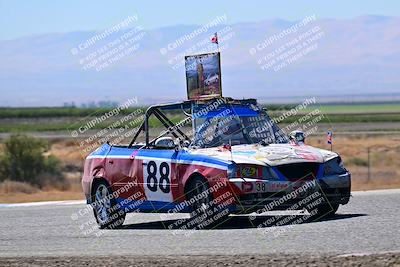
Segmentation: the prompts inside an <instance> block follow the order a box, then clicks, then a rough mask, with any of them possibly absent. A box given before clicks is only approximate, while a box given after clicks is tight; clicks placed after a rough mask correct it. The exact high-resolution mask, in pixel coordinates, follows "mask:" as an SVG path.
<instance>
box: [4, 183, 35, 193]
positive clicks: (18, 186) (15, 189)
mask: <svg viewBox="0 0 400 267" xmlns="http://www.w3.org/2000/svg"><path fill="white" fill-rule="evenodd" d="M38 191H39V189H38V188H37V187H34V186H32V185H30V184H28V183H23V182H16V181H10V180H5V181H3V182H2V183H0V194H18V193H23V194H33V193H36V192H38Z"/></svg>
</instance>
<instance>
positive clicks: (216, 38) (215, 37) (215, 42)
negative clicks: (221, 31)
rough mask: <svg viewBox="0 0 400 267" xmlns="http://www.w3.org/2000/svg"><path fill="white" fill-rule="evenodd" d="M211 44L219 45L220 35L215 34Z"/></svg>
mask: <svg viewBox="0 0 400 267" xmlns="http://www.w3.org/2000/svg"><path fill="white" fill-rule="evenodd" d="M211 43H214V44H218V35H217V33H214V36H213V37H212V38H211Z"/></svg>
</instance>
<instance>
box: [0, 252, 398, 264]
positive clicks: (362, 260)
mask: <svg viewBox="0 0 400 267" xmlns="http://www.w3.org/2000/svg"><path fill="white" fill-rule="evenodd" d="M189 265H192V266H193V265H194V266H279V267H281V266H400V253H386V254H376V255H359V256H356V255H353V256H309V255H236V256H232V255H216V256H189V255H186V256H167V257H165V256H162V257H161V256H143V257H137V256H136V257H133V256H108V257H104V256H102V257H93V256H88V257H27V258H0V266H18V267H20V266H21V267H22V266H120V267H122V266H189Z"/></svg>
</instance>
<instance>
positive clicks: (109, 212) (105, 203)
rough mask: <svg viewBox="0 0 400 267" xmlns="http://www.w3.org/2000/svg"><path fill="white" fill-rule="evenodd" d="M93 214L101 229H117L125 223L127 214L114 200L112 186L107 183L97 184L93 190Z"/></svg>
mask: <svg viewBox="0 0 400 267" xmlns="http://www.w3.org/2000/svg"><path fill="white" fill-rule="evenodd" d="M92 206H93V212H94V216H95V218H96V221H97V224H98V225H99V227H100V228H101V229H103V228H107V229H115V228H118V227H120V226H121V225H122V224H123V223H124V221H125V215H126V214H125V212H124V211H123V210H122V209H120V207H119V205H118V204H117V202H116V201H115V199H114V196H113V192H112V190H111V188H110V186H109V185H108V184H107V183H106V182H105V181H100V182H97V183H96V184H95V186H94V188H93V203H92Z"/></svg>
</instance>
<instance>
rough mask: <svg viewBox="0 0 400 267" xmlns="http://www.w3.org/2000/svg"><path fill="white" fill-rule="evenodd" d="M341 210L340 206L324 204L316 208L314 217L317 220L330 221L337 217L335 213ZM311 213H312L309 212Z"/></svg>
mask: <svg viewBox="0 0 400 267" xmlns="http://www.w3.org/2000/svg"><path fill="white" fill-rule="evenodd" d="M338 209H339V204H329V203H324V204H321V205H319V206H318V207H317V208H316V212H315V211H314V212H313V213H314V214H313V215H312V217H313V218H315V219H318V220H320V219H329V218H332V217H334V216H335V213H336V212H337V210H338ZM309 212H312V211H311V210H309Z"/></svg>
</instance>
